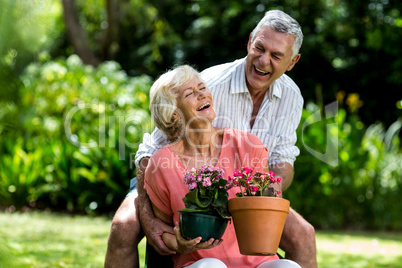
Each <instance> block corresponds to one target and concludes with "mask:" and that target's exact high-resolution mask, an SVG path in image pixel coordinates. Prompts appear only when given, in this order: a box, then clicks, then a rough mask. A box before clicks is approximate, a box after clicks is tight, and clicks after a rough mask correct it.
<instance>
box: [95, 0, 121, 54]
mask: <svg viewBox="0 0 402 268" xmlns="http://www.w3.org/2000/svg"><path fill="white" fill-rule="evenodd" d="M121 4H122V1H121V0H107V1H106V13H107V28H106V29H105V31H104V36H103V39H102V41H101V43H100V47H99V54H100V58H101V59H103V60H113V59H114V56H115V54H116V53H117V51H118V50H119V42H118V41H119V40H118V39H119V21H120V20H119V18H120V17H121V15H122V14H120V7H121Z"/></svg>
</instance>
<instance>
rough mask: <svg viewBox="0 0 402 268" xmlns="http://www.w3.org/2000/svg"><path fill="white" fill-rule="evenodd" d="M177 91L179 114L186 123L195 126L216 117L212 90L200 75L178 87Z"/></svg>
mask: <svg viewBox="0 0 402 268" xmlns="http://www.w3.org/2000/svg"><path fill="white" fill-rule="evenodd" d="M176 93H177V95H178V96H177V108H178V112H179V116H180V117H184V118H182V119H183V120H184V123H185V124H186V125H187V124H191V127H192V128H195V127H197V125H200V126H201V125H203V124H205V123H208V124H209V123H210V122H211V121H212V120H214V119H215V117H216V114H215V109H214V105H213V102H212V95H211V92H209V90H208V88H207V86H206V85H205V84H204V82H202V81H201V80H200V79H199V78H198V77H195V78H193V79H192V80H191V81H190V82H188V83H186V84H184V85H182V86H181V87H179V88H177V89H176Z"/></svg>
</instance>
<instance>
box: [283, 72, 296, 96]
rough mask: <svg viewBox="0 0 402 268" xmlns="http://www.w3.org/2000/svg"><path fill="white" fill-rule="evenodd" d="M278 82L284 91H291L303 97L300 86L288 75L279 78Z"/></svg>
mask: <svg viewBox="0 0 402 268" xmlns="http://www.w3.org/2000/svg"><path fill="white" fill-rule="evenodd" d="M277 81H278V85H279V86H280V87H281V88H282V89H283V90H291V91H293V92H295V93H297V94H298V95H300V96H301V92H300V88H299V86H298V85H297V84H296V83H295V82H294V81H293V79H292V78H290V77H289V76H288V75H287V74H283V75H281V77H279V78H278V80H277Z"/></svg>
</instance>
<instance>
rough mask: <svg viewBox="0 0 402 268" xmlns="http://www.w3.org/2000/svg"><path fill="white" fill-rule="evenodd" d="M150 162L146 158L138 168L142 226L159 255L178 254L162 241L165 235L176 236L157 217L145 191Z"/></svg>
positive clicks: (170, 228)
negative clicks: (145, 178) (145, 177)
mask: <svg viewBox="0 0 402 268" xmlns="http://www.w3.org/2000/svg"><path fill="white" fill-rule="evenodd" d="M148 161H149V157H144V158H142V159H141V160H140V161H139V164H138V166H137V188H138V198H139V203H140V205H139V206H138V212H139V215H140V222H141V226H142V229H143V231H144V233H145V235H146V237H147V241H148V243H149V244H150V245H151V246H152V247H153V248H155V250H156V251H157V252H158V253H159V254H161V255H169V254H175V253H176V252H174V251H172V250H170V249H169V248H168V247H167V246H166V245H165V243H164V242H163V240H162V234H163V233H171V234H174V231H173V227H172V226H169V225H168V224H166V223H164V222H163V221H161V220H160V219H158V218H156V217H155V214H154V212H153V209H152V205H151V201H150V200H149V197H148V195H147V192H146V191H145V189H144V175H145V169H146V167H147V166H148Z"/></svg>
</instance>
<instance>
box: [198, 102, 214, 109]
mask: <svg viewBox="0 0 402 268" xmlns="http://www.w3.org/2000/svg"><path fill="white" fill-rule="evenodd" d="M209 107H211V104H210V103H209V102H207V103H205V104H203V105H202V106H200V107H198V108H197V111H202V110H205V109H208V108H209Z"/></svg>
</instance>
